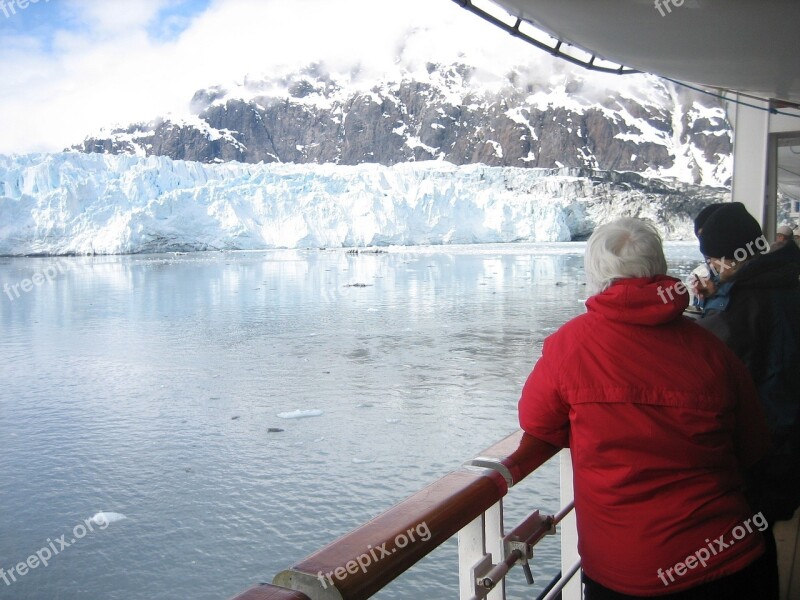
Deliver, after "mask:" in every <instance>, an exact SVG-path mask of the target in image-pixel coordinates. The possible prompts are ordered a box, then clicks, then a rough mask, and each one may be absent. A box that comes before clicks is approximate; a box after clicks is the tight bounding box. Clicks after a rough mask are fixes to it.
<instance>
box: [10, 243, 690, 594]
mask: <svg viewBox="0 0 800 600" xmlns="http://www.w3.org/2000/svg"><path fill="white" fill-rule="evenodd" d="M582 249H583V247H582V245H581V244H546V245H525V246H510V245H509V246H484V247H469V248H464V249H458V248H433V249H416V250H411V249H408V250H402V249H399V250H392V251H391V252H389V253H386V254H359V255H352V254H347V253H345V252H344V251H342V250H335V251H334V250H308V251H272V252H253V253H207V254H193V255H183V256H177V255H159V256H126V257H93V258H69V259H4V260H2V261H0V285H2V284H4V283H9V284H14V283H19V282H21V281H23V280H25V279H31V280H32V278H33V276H34V275H35V274H36V273H43V272H45V271H46V269H48V267H52V266H53V265H54V264H55V261H64V263H65V264H69V269H65V272H64V273H59V276H58V277H55V278H54V279H53V281H47V282H44V283H42V284H41V285H37V286H34V287H32V288H31V289H30V291H28V292H25V293H21V294H20V296H19V297H18V298H14V299H13V301H12V300H10V299H9V298H8V297H7V296H3V297H2V298H0V324H1V325H2V338H0V339H2V349H3V357H4V360H3V361H2V364H1V366H0V385H2V389H3V391H4V393H3V394H2V396H0V398H2V399H0V440H2V442H3V446H4V448H3V450H4V451H3V453H2V454H0V494H2V497H3V502H2V505H0V566H7V565H11V564H14V563H16V562H19V561H21V560H25V559H26V558H27V556H29V555H30V554H31V553H32V552H35V551H36V550H37V549H39V548H40V547H41V546H42V545H43V543H44V542H45V540H47V539H48V538H51V539H52V538H55V537H58V536H60V535H61V534H62V533H65V532H68V531H69V530H70V528H71V527H72V526H73V525H74V524H75V523H79V522H81V521H82V520H83V519H85V518H86V517H89V516H91V515H93V514H95V513H96V512H98V511H101V510H107V511H115V512H120V513H123V514H125V515H126V516H127V517H128V518H127V519H126V520H124V521H121V522H119V523H114V524H112V525H110V526H109V527H108V528H107V529H106V530H104V531H101V532H98V533H97V534H92V535H91V536H88V537H87V538H85V539H82V540H81V541H80V543H79V544H76V545H75V546H73V547H71V548H70V549H69V552H68V553H67V552H65V553H64V554H63V555H60V556H58V557H57V559H56V560H54V561H52V562H51V564H50V566H48V567H47V568H45V569H37V570H35V571H32V572H30V573H29V574H27V575H26V576H25V577H23V578H21V579H20V580H19V581H17V582H16V583H14V586H13V588H10V591H11V592H12V596H11V597H14V598H51V597H52V598H55V597H58V598H61V599H65V600H66V599H72V598H78V597H81V598H85V597H90V598H107V599H112V600H113V599H116V598H120V599H122V598H126V599H127V598H139V597H141V598H145V597H146V598H150V599H159V598H163V599H172V598H175V597H180V596H181V595H186V594H185V592H184V590H190V593H191V595H192V596H193V597H197V598H208V599H209V600H211V599H215V600H217V599H219V598H225V597H228V596H231V595H233V594H234V593H236V592H238V591H240V590H241V589H243V588H245V587H247V586H248V585H249V584H251V583H253V582H257V581H268V580H270V579H271V577H272V575H273V574H274V573H276V572H277V571H279V570H280V569H282V568H284V567H286V566H287V565H288V564H290V563H291V562H292V561H296V560H299V559H300V558H302V557H303V556H305V555H306V554H308V553H310V552H312V551H314V550H315V549H317V548H318V547H319V546H320V545H322V544H324V543H326V542H328V541H330V540H331V539H333V538H334V537H336V536H337V535H340V534H342V533H344V532H346V531H348V530H350V529H351V528H353V527H354V526H356V525H358V524H360V523H362V522H363V521H365V520H367V519H369V518H371V517H373V516H375V515H376V514H377V513H379V512H380V511H382V510H384V509H386V508H388V507H389V506H391V505H392V504H394V503H395V502H397V501H399V500H401V499H403V498H404V497H406V496H408V495H410V494H412V493H414V492H416V491H417V490H419V489H420V488H421V487H422V486H424V485H426V484H427V483H430V482H431V481H433V480H434V479H436V478H438V477H440V476H442V475H444V474H446V473H447V472H449V471H451V470H453V469H454V468H457V467H458V466H459V465H460V464H461V463H462V462H463V461H464V460H465V459H467V458H469V457H471V456H473V455H475V454H477V453H478V452H479V451H480V450H482V449H483V448H485V447H486V446H488V445H490V444H492V443H493V442H495V441H496V440H498V439H499V438H501V437H503V436H505V435H506V434H507V433H509V432H510V431H512V430H514V429H515V428H516V426H517V422H516V400H517V398H518V394H519V390H520V388H521V386H522V383H523V381H524V379H525V377H526V376H527V374H528V372H529V371H530V368H531V366H532V364H533V362H534V361H535V359H536V357H537V355H538V352H539V351H540V349H541V343H542V341H543V339H544V338H545V337H546V335H548V334H549V333H550V332H552V331H553V330H554V329H555V328H556V327H558V326H559V325H560V324H561V323H563V322H564V321H566V320H567V319H569V318H570V317H572V316H574V315H577V314H579V313H580V312H582V311H583V310H584V309H583V304H582V300H583V299H584V298H585V293H586V292H585V286H583V285H582ZM674 253H675V254H676V255H677V256H678V259H677V261H673V263H672V264H673V265H675V266H676V267H678V268H681V269H690V268H691V267H692V266H694V264H696V261H697V259H696V258H695V257H694V255H693V254H692V252H691V249H688V248H682V247H681V248H679V249H678V250H676V251H674ZM687 272H688V270H687ZM309 409H314V410H319V411H322V414H321V415H320V416H318V417H312V418H306V419H296V420H286V419H281V418H279V417H278V416H277V415H278V413H282V412H289V411H294V410H309ZM270 429H282V430H283V431H280V432H271V431H270ZM556 482H557V472H556V470H555V469H554V468H553V467H552V466H550V467H548V468H546V469H544V470H543V472H542V473H540V474H538V475H537V476H536V478H534V479H532V480H531V482H530V483H529V484H526V485H529V486H530V487H529V488H526V489H527V490H528V491H526V492H525V493H523V494H520V495H519V496H517V498H516V499H515V500H512V501H511V503H510V505H509V509H508V515H509V516H510V519H511V521H513V520H514V519H515V518H521V517H522V514H523V513H524V511H525V510H526V509H529V508H531V507H533V506H538V507H541V508H543V509H544V510H554V509H555V508H556V506H555V503H556V497H557V489H556ZM556 552H557V544H556V543H555V542H551V546H550V547H549V548H545V549H544V550H543V551H542V552H541V553H538V554H537V561H538V562H537V566H536V567H535V569H534V571H535V573H536V574H537V575H539V579H540V582H541V584H542V585H543V584H544V582H545V580H546V579H547V578H546V577H545V576H544V574H545V573H547V574H551V573H552V572H553V571H554V570H555V569H556V568H557V555H556ZM455 557H456V552H455V546H454V544H453V543H452V542H451V543H448V544H447V545H445V547H443V548H442V549H441V550H439V551H437V552H436V553H435V554H434V555H433V556H432V557H430V558H429V559H426V560H425V561H424V562H423V564H422V565H421V566H420V568H419V569H416V570H415V571H414V572H413V573H411V574H409V575H407V576H404V577H402V578H401V579H400V580H399V581H398V582H397V583H395V584H393V585H392V586H390V588H388V589H387V590H385V591H384V592H382V593H381V594H380V595H379V597H382V598H409V599H411V598H420V597H435V598H454V597H456V589H457V586H456V585H455V583H454V582H455V578H456V571H455V560H456V558H455ZM520 578H521V577H520ZM520 578H517V579H520ZM514 585H516V584H514ZM537 589H541V588H540V587H539V588H537ZM178 590H181V591H180V592H179V591H178ZM7 592H8V590H7ZM524 593H525V594H528V595H532V593H533V592H532V591H531V590H526V591H525V592H524Z"/></svg>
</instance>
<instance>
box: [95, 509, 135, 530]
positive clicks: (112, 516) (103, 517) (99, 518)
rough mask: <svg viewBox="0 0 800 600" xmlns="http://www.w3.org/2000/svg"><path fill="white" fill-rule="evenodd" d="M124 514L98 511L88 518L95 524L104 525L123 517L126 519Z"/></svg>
mask: <svg viewBox="0 0 800 600" xmlns="http://www.w3.org/2000/svg"><path fill="white" fill-rule="evenodd" d="M127 518H128V517H126V516H125V515H123V514H122V513H118V512H99V513H97V514H96V515H94V516H93V517H92V518H91V519H90V520H91V521H92V523H94V524H95V525H100V526H101V527H105V526H107V525H109V524H111V523H116V522H117V521H122V520H123V519H127Z"/></svg>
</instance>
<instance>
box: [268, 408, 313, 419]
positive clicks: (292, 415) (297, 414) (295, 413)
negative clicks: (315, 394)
mask: <svg viewBox="0 0 800 600" xmlns="http://www.w3.org/2000/svg"><path fill="white" fill-rule="evenodd" d="M321 414H322V411H321V410H316V409H310V410H290V411H289V412H282V413H278V416H279V417H280V418H281V419H303V418H305V417H318V416H320V415H321Z"/></svg>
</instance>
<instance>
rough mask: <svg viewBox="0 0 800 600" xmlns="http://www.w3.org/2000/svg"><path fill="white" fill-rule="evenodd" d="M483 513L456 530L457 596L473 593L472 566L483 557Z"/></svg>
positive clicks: (473, 578) (470, 596)
mask: <svg viewBox="0 0 800 600" xmlns="http://www.w3.org/2000/svg"><path fill="white" fill-rule="evenodd" d="M483 521H484V515H481V516H480V517H478V518H477V519H475V520H474V521H472V522H470V523H469V525H467V526H466V527H464V528H463V529H461V530H459V532H458V597H459V598H460V599H461V600H468V599H469V598H472V596H473V594H474V593H475V575H474V567H475V565H476V564H478V562H480V560H481V559H482V558H483V557H484V555H485V554H486V552H485V551H484V535H485V533H484V525H483Z"/></svg>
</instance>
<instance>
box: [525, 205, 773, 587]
mask: <svg viewBox="0 0 800 600" xmlns="http://www.w3.org/2000/svg"><path fill="white" fill-rule="evenodd" d="M585 267H586V277H587V280H588V283H589V285H590V286H593V287H594V291H596V292H597V293H596V294H595V295H593V296H591V297H590V298H589V299H588V300H587V301H586V307H587V309H588V311H587V312H586V313H585V314H583V315H581V316H579V317H577V318H575V319H573V320H571V321H569V322H568V323H566V324H565V325H564V326H563V327H561V328H560V329H559V330H558V331H557V332H555V333H554V334H553V335H551V336H550V337H548V338H547V339H546V340H545V343H544V347H543V349H542V356H541V358H540V359H539V361H538V362H537V363H536V366H535V367H534V369H533V372H532V373H531V374H530V376H529V378H528V380H527V382H526V383H525V387H524V388H523V390H522V397H521V399H520V402H519V419H520V424H521V426H522V428H523V429H524V430H525V431H526V432H527V433H528V434H529V435H532V436H534V437H536V438H538V439H540V440H543V441H545V442H547V443H549V444H552V445H554V446H557V447H562V448H567V447H568V448H569V449H570V452H571V454H572V460H573V467H574V484H575V509H576V516H577V520H578V538H579V542H578V550H579V552H580V555H581V558H582V565H583V571H584V583H585V598H586V599H587V600H598V599H599V600H604V599H619V600H622V599H631V598H651V597H658V596H665V597H668V598H670V599H671V600H672V599H674V600H678V599H681V600H683V599H686V600H688V599H692V600H695V599H700V598H703V599H705V598H708V599H709V600H710V599H717V598H725V599H726V600H727V599H732V598H733V599H737V598H741V599H747V600H753V599H755V598H758V599H759V600H772V599H773V598H777V591H776V581H777V567H776V565H775V562H774V557H768V556H767V555H765V554H764V550H765V544H764V539H763V535H762V532H763V531H764V530H765V529H767V523H766V520H765V519H764V518H763V515H759V514H754V513H753V511H752V509H751V508H750V506H748V504H747V501H746V499H745V496H744V495H743V471H744V470H745V469H747V468H748V467H750V466H752V465H754V464H755V463H756V462H757V461H758V460H759V459H761V458H762V457H763V456H764V455H765V454H766V452H767V450H768V447H769V439H768V438H769V435H768V433H767V429H766V424H765V421H764V416H763V414H762V412H761V409H760V406H759V402H758V397H757V394H756V390H755V387H754V385H753V382H752V380H751V379H750V376H749V375H748V373H747V369H746V368H745V367H744V366H743V365H742V363H741V362H740V361H739V360H738V359H737V358H736V356H735V355H734V354H733V353H732V352H731V351H730V350H729V349H728V348H727V347H725V345H724V344H722V343H721V342H720V341H719V340H718V339H717V338H716V337H715V336H714V335H712V334H710V333H709V332H707V331H705V330H703V329H702V328H701V327H699V326H697V325H696V324H695V323H693V322H691V321H689V320H688V319H686V318H684V317H682V313H683V311H684V309H685V308H686V305H687V302H688V295H687V293H686V289H685V288H684V287H683V286H682V284H681V282H680V281H679V280H677V279H674V278H672V277H667V276H666V275H665V274H666V271H667V264H666V260H665V258H664V253H663V250H662V244H661V238H660V236H659V235H658V232H657V231H656V230H655V229H654V228H653V227H652V226H651V225H649V224H647V223H645V222H644V221H641V220H638V219H620V220H618V221H615V222H613V223H608V224H606V225H603V226H601V227H598V228H597V230H596V231H595V232H594V234H593V235H592V236H591V238H590V239H589V241H588V243H587V246H586V256H585Z"/></svg>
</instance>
